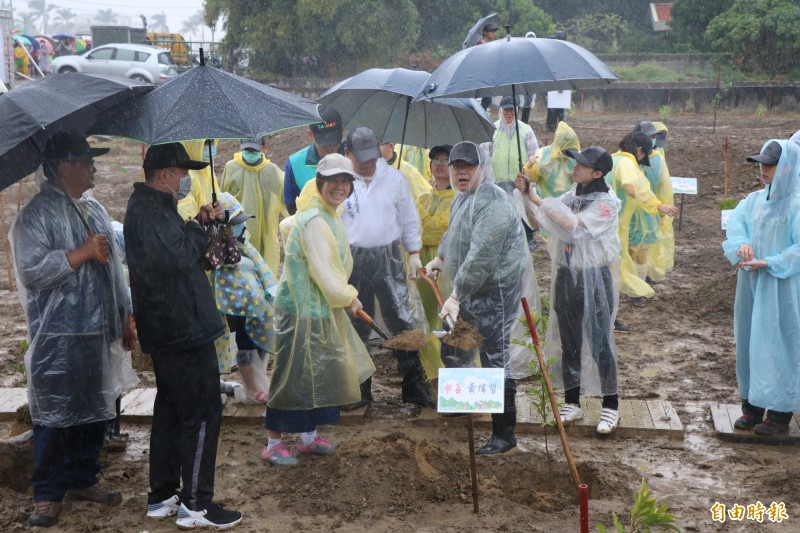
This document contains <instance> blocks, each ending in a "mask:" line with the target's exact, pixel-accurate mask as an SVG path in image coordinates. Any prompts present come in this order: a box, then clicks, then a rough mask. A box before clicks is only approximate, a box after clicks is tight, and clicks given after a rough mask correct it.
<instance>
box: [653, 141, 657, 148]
mask: <svg viewBox="0 0 800 533" xmlns="http://www.w3.org/2000/svg"><path fill="white" fill-rule="evenodd" d="M655 147H656V140H655V139H653V148H655Z"/></svg>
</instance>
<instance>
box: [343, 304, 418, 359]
mask: <svg viewBox="0 0 800 533" xmlns="http://www.w3.org/2000/svg"><path fill="white" fill-rule="evenodd" d="M356 316H357V317H358V318H360V319H361V320H363V321H364V322H365V323H366V324H367V325H368V326H369V327H371V328H372V329H373V330H375V332H376V333H377V334H378V335H380V336H381V338H382V339H383V340H384V342H383V344H381V346H383V347H384V348H389V349H390V350H405V351H409V352H418V351H420V350H421V349H423V348H424V347H425V335H423V333H422V332H421V331H418V330H416V329H412V330H409V331H404V332H403V333H401V334H400V335H396V336H394V337H390V336H389V334H388V333H387V332H386V330H385V329H383V328H382V327H380V326H379V325H378V324H376V323H375V320H373V319H372V317H371V316H369V315H368V314H367V313H366V312H365V311H364V310H363V309H359V310H358V311H356Z"/></svg>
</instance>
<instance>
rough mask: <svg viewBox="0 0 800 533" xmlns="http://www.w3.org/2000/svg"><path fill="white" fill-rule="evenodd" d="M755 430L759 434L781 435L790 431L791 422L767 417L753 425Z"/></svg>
mask: <svg viewBox="0 0 800 533" xmlns="http://www.w3.org/2000/svg"><path fill="white" fill-rule="evenodd" d="M753 431H755V432H756V433H758V434H759V435H780V434H782V433H789V424H784V423H782V422H775V421H774V420H770V419H769V418H765V419H764V420H763V421H762V422H761V423H760V424H756V425H755V426H753Z"/></svg>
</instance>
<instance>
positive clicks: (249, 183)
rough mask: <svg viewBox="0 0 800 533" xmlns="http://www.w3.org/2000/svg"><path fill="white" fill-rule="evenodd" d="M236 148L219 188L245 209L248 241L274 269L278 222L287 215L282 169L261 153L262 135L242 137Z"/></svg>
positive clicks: (277, 265) (277, 255) (277, 262)
mask: <svg viewBox="0 0 800 533" xmlns="http://www.w3.org/2000/svg"><path fill="white" fill-rule="evenodd" d="M241 148H242V150H241V151H240V152H237V153H235V154H233V159H232V160H231V161H228V162H227V163H226V164H225V170H224V171H223V172H222V179H221V180H220V190H221V191H223V192H229V193H231V194H232V195H233V196H235V197H236V199H237V200H238V201H239V202H241V204H242V207H243V209H244V211H245V212H246V213H249V214H251V215H253V217H254V218H251V219H249V220H248V221H247V223H246V224H247V231H248V233H249V234H250V243H251V244H252V245H253V246H255V248H256V250H258V252H259V254H261V256H262V257H263V258H264V259H265V260H266V262H267V264H268V265H269V269H270V270H271V271H272V272H278V269H279V268H280V262H281V245H280V242H278V223H279V222H280V218H281V217H284V218H285V217H288V216H289V211H288V210H287V209H286V205H285V204H284V203H283V172H281V169H280V168H278V166H277V165H276V164H275V163H272V162H271V161H270V160H269V159H267V157H266V155H265V154H264V149H265V148H266V145H265V142H264V139H261V140H258V139H242V141H241Z"/></svg>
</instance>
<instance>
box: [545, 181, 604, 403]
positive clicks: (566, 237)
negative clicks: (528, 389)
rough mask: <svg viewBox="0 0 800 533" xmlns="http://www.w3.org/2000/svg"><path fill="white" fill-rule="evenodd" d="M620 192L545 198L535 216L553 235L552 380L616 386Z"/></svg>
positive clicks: (600, 388) (590, 389)
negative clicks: (617, 193)
mask: <svg viewBox="0 0 800 533" xmlns="http://www.w3.org/2000/svg"><path fill="white" fill-rule="evenodd" d="M618 211H619V200H618V199H617V197H616V195H615V194H614V191H613V190H609V191H608V192H600V191H597V192H589V193H587V194H580V195H579V194H578V185H577V184H575V185H573V186H572V188H571V189H570V190H569V191H568V192H566V193H564V194H563V195H562V196H560V197H558V198H545V199H544V200H543V203H542V205H541V206H540V207H539V208H538V209H537V210H536V220H537V221H538V222H539V224H541V226H542V228H543V229H545V230H546V231H547V233H548V235H549V236H550V237H549V239H548V241H547V246H548V248H549V251H550V257H551V258H552V273H551V284H550V295H551V298H552V301H551V312H550V318H549V320H548V324H547V335H546V342H545V347H544V355H545V358H550V357H554V358H556V360H557V363H556V364H555V365H554V367H553V369H552V375H553V382H554V383H556V384H557V385H558V386H559V387H561V388H562V390H570V389H573V388H575V387H578V386H582V387H583V392H584V393H585V394H588V395H595V396H596V395H603V396H607V395H612V394H616V393H617V352H616V346H615V344H614V317H615V316H616V312H617V306H618V304H619V262H620V243H619V235H618V234H617V223H618Z"/></svg>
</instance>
